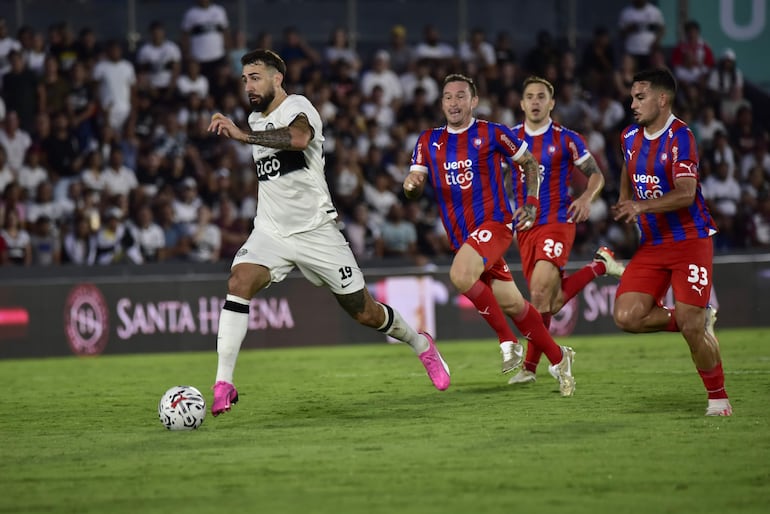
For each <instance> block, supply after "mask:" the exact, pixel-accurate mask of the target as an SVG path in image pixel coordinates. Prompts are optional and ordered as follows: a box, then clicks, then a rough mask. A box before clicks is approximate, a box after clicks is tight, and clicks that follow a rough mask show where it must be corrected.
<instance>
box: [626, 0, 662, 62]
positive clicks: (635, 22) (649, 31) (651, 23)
mask: <svg viewBox="0 0 770 514" xmlns="http://www.w3.org/2000/svg"><path fill="white" fill-rule="evenodd" d="M665 25H666V24H665V20H664V18H663V13H662V12H661V10H660V9H659V8H658V7H657V6H655V5H653V4H651V3H649V2H648V1H647V0H631V4H630V5H627V6H626V7H624V8H623V10H622V11H620V18H619V19H618V28H619V29H620V35H621V38H622V41H623V50H624V51H625V52H626V53H628V54H630V55H632V56H633V57H634V59H635V60H636V64H637V68H639V69H640V70H643V69H646V68H649V67H650V66H651V60H650V56H651V55H652V52H653V50H654V49H655V48H657V47H659V46H660V41H661V39H662V38H663V32H664V30H665Z"/></svg>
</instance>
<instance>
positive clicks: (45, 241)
mask: <svg viewBox="0 0 770 514" xmlns="http://www.w3.org/2000/svg"><path fill="white" fill-rule="evenodd" d="M30 248H31V250H32V264H34V265H36V266H54V265H58V264H61V243H60V238H59V229H58V228H57V227H56V224H54V223H53V222H52V220H51V218H49V217H47V216H40V217H39V218H38V219H37V220H36V221H35V223H33V224H32V228H31V230H30Z"/></svg>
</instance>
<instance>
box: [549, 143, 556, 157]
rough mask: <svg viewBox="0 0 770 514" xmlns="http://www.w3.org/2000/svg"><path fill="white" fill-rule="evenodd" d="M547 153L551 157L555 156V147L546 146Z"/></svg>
mask: <svg viewBox="0 0 770 514" xmlns="http://www.w3.org/2000/svg"><path fill="white" fill-rule="evenodd" d="M548 153H549V154H550V155H553V154H555V153H556V147H555V146H553V145H548Z"/></svg>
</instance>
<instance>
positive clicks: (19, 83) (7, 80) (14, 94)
mask: <svg viewBox="0 0 770 514" xmlns="http://www.w3.org/2000/svg"><path fill="white" fill-rule="evenodd" d="M8 61H9V62H10V66H11V67H10V70H9V71H8V73H6V74H5V75H4V76H3V88H2V91H1V92H2V94H1V95H0V96H2V97H3V100H4V101H5V109H6V111H7V112H10V111H16V113H17V114H18V115H19V124H20V125H21V128H23V129H24V130H26V131H27V132H31V131H32V130H33V129H34V126H35V115H36V114H37V112H38V107H39V106H40V105H41V103H42V97H43V94H44V93H43V86H42V85H41V84H40V82H39V80H38V77H37V75H35V73H34V72H33V71H31V70H30V69H29V68H28V67H27V65H26V64H25V63H24V56H23V55H22V54H21V52H20V51H18V50H11V52H10V53H9V54H8Z"/></svg>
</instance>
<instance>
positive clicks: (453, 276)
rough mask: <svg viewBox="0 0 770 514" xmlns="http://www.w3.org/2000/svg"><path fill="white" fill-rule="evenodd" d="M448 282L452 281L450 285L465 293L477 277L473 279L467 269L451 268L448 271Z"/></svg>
mask: <svg viewBox="0 0 770 514" xmlns="http://www.w3.org/2000/svg"><path fill="white" fill-rule="evenodd" d="M449 280H451V281H452V284H454V286H455V287H456V288H457V290H458V291H463V292H465V291H467V290H468V289H470V288H471V287H473V284H475V283H476V281H477V280H478V277H474V276H473V274H472V273H471V272H470V270H469V269H467V268H463V267H455V266H452V268H451V269H450V270H449Z"/></svg>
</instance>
